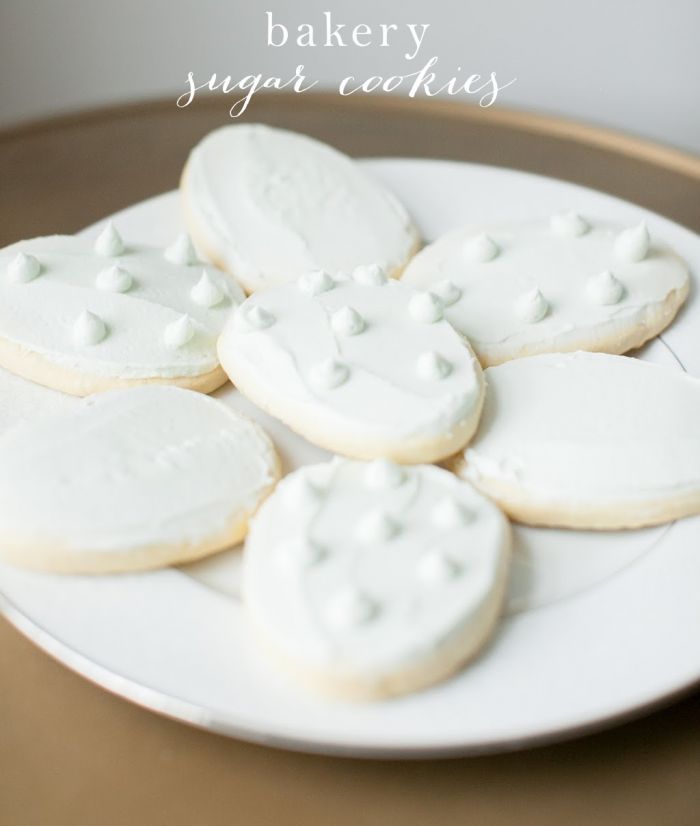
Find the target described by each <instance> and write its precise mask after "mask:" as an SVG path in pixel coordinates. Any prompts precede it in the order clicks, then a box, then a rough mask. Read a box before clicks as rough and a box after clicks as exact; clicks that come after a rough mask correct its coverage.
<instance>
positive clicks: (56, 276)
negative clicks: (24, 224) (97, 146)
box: [0, 224, 244, 379]
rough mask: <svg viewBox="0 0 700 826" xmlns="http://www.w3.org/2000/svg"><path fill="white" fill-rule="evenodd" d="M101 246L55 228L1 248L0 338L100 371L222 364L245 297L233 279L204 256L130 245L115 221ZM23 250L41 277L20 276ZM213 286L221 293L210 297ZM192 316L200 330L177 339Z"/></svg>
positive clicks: (129, 373)
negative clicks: (223, 342) (192, 258)
mask: <svg viewBox="0 0 700 826" xmlns="http://www.w3.org/2000/svg"><path fill="white" fill-rule="evenodd" d="M117 240H118V244H117ZM94 246H95V247H99V248H100V249H102V250H105V252H102V253H97V252H95V251H94V250H93V243H92V242H91V241H89V240H87V239H85V238H81V237H77V236H67V235H66V236H63V235H55V236H50V237H47V238H34V239H32V240H29V241H20V242H19V243H17V244H13V245H12V246H10V247H7V248H5V249H4V250H1V251H0V337H2V338H4V339H8V340H9V341H11V342H13V343H15V344H17V345H19V346H21V347H22V348H25V349H27V350H30V351H33V352H35V353H39V354H41V355H42V356H43V357H44V358H45V359H47V360H49V361H51V362H53V363H55V364H57V365H60V366H62V367H65V368H68V369H72V370H75V371H78V372H84V373H87V374H92V375H97V376H106V377H115V378H129V379H140V378H150V377H162V378H170V377H182V376H190V375H192V376H196V375H200V374H202V373H207V372H209V371H211V370H213V369H214V368H215V367H216V366H217V364H218V358H217V355H216V340H217V337H218V335H219V333H220V332H221V329H222V327H223V325H224V322H225V320H226V318H227V316H228V315H229V313H230V311H231V309H232V307H233V306H235V305H236V304H237V303H238V302H239V301H242V300H243V298H244V295H243V292H242V290H241V289H240V288H239V287H238V285H237V284H236V283H235V282H234V281H233V279H231V278H230V276H227V275H224V274H223V273H220V272H218V271H216V270H215V269H213V268H212V267H205V268H204V270H203V269H202V265H201V264H198V265H196V266H195V265H176V264H172V263H171V262H169V261H168V260H166V258H165V256H164V254H163V250H162V249H161V248H158V247H148V246H143V245H136V244H131V245H129V244H127V245H126V246H125V245H124V243H123V242H122V240H121V239H120V238H119V236H118V234H117V231H116V230H115V229H114V227H113V226H112V225H111V224H109V225H107V228H106V229H104V230H103V231H102V233H101V234H100V235H99V236H98V239H97V241H96V242H95V244H94ZM117 249H120V250H121V252H116V250H117ZM107 251H108V252H107ZM106 255H109V256H110V260H109V261H107V262H106V261H105V256H106ZM22 256H24V259H23V260H26V258H27V257H28V258H30V259H34V260H35V261H37V262H38V264H39V265H40V269H41V271H40V273H39V275H38V277H34V278H33V279H32V280H30V281H26V279H22V280H19V281H18V280H16V279H15V278H14V277H12V273H13V271H14V269H15V266H16V265H15V262H16V261H17V260H18V258H21V257H22ZM203 272H204V274H205V275H203V274H202V273H203ZM205 276H206V281H205V280H204V277H205ZM193 292H195V293H196V295H192V293H193ZM205 292H207V293H208V294H209V298H208V299H207V300H206V301H204V300H201V299H202V295H203V293H205ZM214 292H215V293H216V294H217V295H219V296H220V298H219V300H218V301H217V302H216V305H215V306H208V305H209V304H210V300H211V299H212V297H213V293H214ZM183 315H188V316H189V319H190V321H189V325H190V326H191V330H192V335H191V336H189V337H188V338H187V337H185V336H184V334H183V330H182V329H181V330H180V333H179V334H178V335H177V336H176V337H175V338H176V339H177V340H179V341H180V342H181V343H180V344H179V345H176V346H173V345H172V344H171V337H172V333H171V331H172V330H173V329H179V328H182V327H184V326H185V324H184V322H182V321H180V319H181V318H182V316H183ZM178 325H179V326H178Z"/></svg>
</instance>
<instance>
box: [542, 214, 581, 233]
mask: <svg viewBox="0 0 700 826" xmlns="http://www.w3.org/2000/svg"><path fill="white" fill-rule="evenodd" d="M549 226H550V228H551V230H552V232H555V233H557V235H565V236H568V237H569V238H578V237H579V236H580V235H585V234H586V233H587V232H588V230H589V229H590V225H589V224H588V222H587V221H586V220H585V219H584V218H582V217H581V216H580V215H579V214H578V213H577V212H558V213H557V214H556V215H552V217H551V218H550V219H549Z"/></svg>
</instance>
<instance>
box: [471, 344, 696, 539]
mask: <svg viewBox="0 0 700 826" xmlns="http://www.w3.org/2000/svg"><path fill="white" fill-rule="evenodd" d="M486 384H487V392H486V402H485V404H484V412H483V416H482V419H481V423H480V424H479V429H478V431H477V434H476V436H475V437H474V440H473V442H472V443H471V445H470V447H469V448H468V450H467V451H466V455H464V456H463V457H462V458H460V459H457V460H456V461H455V468H456V470H457V472H458V473H459V475H460V476H462V477H463V478H465V479H468V480H470V481H471V482H473V483H474V485H476V486H477V487H478V488H479V489H480V490H481V491H482V492H483V493H486V494H487V495H489V496H491V497H493V498H494V499H495V500H496V502H497V503H498V504H499V505H501V507H502V508H503V509H504V510H505V511H506V513H508V514H509V515H511V516H512V517H514V518H515V519H518V520H520V521H522V522H526V523H529V524H534V525H550V526H561V527H568V528H631V527H640V526H643V525H654V524H658V523H661V522H667V521H670V520H672V519H678V518H680V517H682V516H687V515H689V514H693V513H700V381H699V380H698V379H695V378H691V377H690V376H688V375H687V374H683V373H681V372H677V371H675V370H669V369H667V368H664V367H659V366H657V365H655V364H650V363H648V362H644V361H640V360H638V359H633V358H627V357H624V356H611V355H605V354H602V353H583V352H579V353H572V354H561V355H540V356H531V357H529V358H525V359H518V360H517V361H513V362H508V363H507V364H502V365H500V366H499V367H491V368H489V369H488V370H487V371H486Z"/></svg>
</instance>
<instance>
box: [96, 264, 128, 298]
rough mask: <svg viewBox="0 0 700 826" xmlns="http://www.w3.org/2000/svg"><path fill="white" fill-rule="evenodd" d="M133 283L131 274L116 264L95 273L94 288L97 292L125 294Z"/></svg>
mask: <svg viewBox="0 0 700 826" xmlns="http://www.w3.org/2000/svg"><path fill="white" fill-rule="evenodd" d="M133 283H134V279H133V278H132V277H131V273H129V272H127V271H126V270H125V269H124V267H120V266H118V265H117V264H112V266H110V267H107V268H106V269H104V270H101V271H100V272H98V273H97V277H96V278H95V286H96V287H97V289H98V290H107V292H110V293H126V292H128V291H129V290H130V289H131V287H132V285H133Z"/></svg>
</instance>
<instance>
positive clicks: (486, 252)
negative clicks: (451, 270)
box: [462, 232, 500, 263]
mask: <svg viewBox="0 0 700 826" xmlns="http://www.w3.org/2000/svg"><path fill="white" fill-rule="evenodd" d="M499 251H500V250H499V248H498V244H497V243H496V242H495V241H494V240H493V238H491V236H490V235H487V234H486V233H485V232H481V233H479V234H478V235H474V236H472V237H469V238H467V239H466V241H465V242H464V244H463V245H462V256H463V257H464V258H465V260H466V261H469V262H475V261H479V262H482V263H486V262H487V261H491V260H493V259H494V258H495V257H496V256H497V255H498V253H499Z"/></svg>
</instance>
